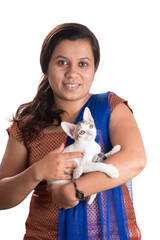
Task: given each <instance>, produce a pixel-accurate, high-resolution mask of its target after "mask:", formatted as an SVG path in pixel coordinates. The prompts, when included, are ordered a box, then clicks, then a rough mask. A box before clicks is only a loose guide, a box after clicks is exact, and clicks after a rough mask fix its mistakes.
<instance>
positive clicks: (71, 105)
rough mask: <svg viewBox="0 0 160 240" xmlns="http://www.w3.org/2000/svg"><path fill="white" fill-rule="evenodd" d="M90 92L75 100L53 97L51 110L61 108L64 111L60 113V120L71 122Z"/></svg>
mask: <svg viewBox="0 0 160 240" xmlns="http://www.w3.org/2000/svg"><path fill="white" fill-rule="evenodd" d="M90 96H91V94H90V93H89V94H88V96H87V97H86V98H83V99H80V100H76V101H65V100H62V99H57V98H55V99H54V107H53V110H59V109H62V110H64V111H65V112H64V113H63V115H62V120H63V121H66V122H70V123H73V122H74V121H75V119H76V117H77V116H78V114H79V112H80V110H81V108H82V107H83V105H84V104H85V103H86V102H87V101H88V99H89V98H90Z"/></svg>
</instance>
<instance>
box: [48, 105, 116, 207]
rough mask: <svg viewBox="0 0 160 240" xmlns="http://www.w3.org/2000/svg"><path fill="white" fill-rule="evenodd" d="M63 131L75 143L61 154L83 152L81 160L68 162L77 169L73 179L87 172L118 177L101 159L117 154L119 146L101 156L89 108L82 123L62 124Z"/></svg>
mask: <svg viewBox="0 0 160 240" xmlns="http://www.w3.org/2000/svg"><path fill="white" fill-rule="evenodd" d="M61 126H62V128H63V130H64V131H65V132H66V133H67V134H68V135H69V136H70V137H71V138H73V139H74V140H75V142H74V143H73V144H71V145H69V146H68V147H66V148H65V149H64V151H63V152H84V156H83V157H82V158H77V159H72V160H68V161H75V162H76V163H77V167H76V168H75V170H74V172H73V179H77V178H79V177H80V176H81V175H82V174H83V173H88V172H95V171H99V172H103V173H105V174H107V175H108V176H109V177H111V178H117V177H118V176H119V173H118V170H117V168H116V167H114V166H113V165H112V164H105V163H102V162H101V161H103V159H105V158H107V157H109V156H110V155H112V154H114V153H116V152H118V151H119V150H120V146H119V145H116V146H115V147H114V148H113V149H112V150H111V151H110V152H109V153H106V154H102V153H101V147H100V145H99V144H98V143H97V142H95V137H96V128H95V125H94V119H93V118H92V115H91V112H90V110H89V108H87V107H86V108H85V110H84V114H83V121H81V122H78V123H77V124H76V125H75V124H71V123H68V122H62V123H61ZM68 182H71V181H70V180H57V181H50V182H48V184H60V183H68ZM95 197H96V194H93V195H92V196H91V197H90V200H89V201H88V203H89V204H91V203H92V202H93V200H94V199H95Z"/></svg>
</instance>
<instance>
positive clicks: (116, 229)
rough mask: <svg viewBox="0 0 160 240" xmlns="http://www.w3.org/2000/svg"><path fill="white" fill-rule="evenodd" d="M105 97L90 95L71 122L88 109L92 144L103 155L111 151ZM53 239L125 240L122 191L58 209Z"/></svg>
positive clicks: (126, 235) (125, 224)
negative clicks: (92, 127) (94, 134)
mask: <svg viewBox="0 0 160 240" xmlns="http://www.w3.org/2000/svg"><path fill="white" fill-rule="evenodd" d="M109 93H110V92H107V93H104V94H95V95H92V96H91V97H90V99H89V100H88V101H87V103H86V104H85V105H84V106H83V108H82V109H81V111H80V113H79V115H78V117H77V119H76V121H75V123H77V122H79V121H81V120H82V119H83V111H84V109H85V107H89V109H90V110H91V113H92V116H93V118H94V121H95V125H96V128H97V137H96V141H97V142H98V143H99V144H100V145H101V148H102V151H103V152H108V151H110V150H111V148H112V145H111V142H110V137H109V124H110V104H109V100H108V96H109ZM71 143H72V140H71V139H70V138H68V139H67V143H66V145H69V144H71ZM130 191H131V189H130ZM57 239H58V240H88V239H90V240H91V239H93V240H99V239H102V240H106V239H107V240H129V239H130V235H129V227H128V222H127V216H126V211H125V204H124V199H123V192H122V187H121V186H119V187H116V188H114V189H110V190H106V191H104V192H102V193H98V194H97V198H96V200H95V201H94V202H93V203H92V204H91V205H88V204H87V202H86V201H83V202H79V204H78V205H77V206H75V207H74V208H71V209H68V210H64V209H60V211H59V217H58V237H57Z"/></svg>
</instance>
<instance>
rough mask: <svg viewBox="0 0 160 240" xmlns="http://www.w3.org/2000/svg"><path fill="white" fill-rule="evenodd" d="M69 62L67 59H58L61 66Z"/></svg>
mask: <svg viewBox="0 0 160 240" xmlns="http://www.w3.org/2000/svg"><path fill="white" fill-rule="evenodd" d="M67 64H68V62H67V61H65V60H60V61H58V65H60V66H64V65H67Z"/></svg>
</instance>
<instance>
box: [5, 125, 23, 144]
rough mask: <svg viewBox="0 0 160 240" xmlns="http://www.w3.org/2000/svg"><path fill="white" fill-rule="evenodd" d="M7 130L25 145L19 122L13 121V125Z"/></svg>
mask: <svg viewBox="0 0 160 240" xmlns="http://www.w3.org/2000/svg"><path fill="white" fill-rule="evenodd" d="M7 132H8V134H9V135H11V136H12V137H13V138H14V139H15V140H17V141H18V142H20V143H22V144H23V145H25V144H24V141H23V136H22V132H21V130H20V129H19V127H18V125H17V123H15V122H14V123H12V125H11V126H10V127H9V128H7Z"/></svg>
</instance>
